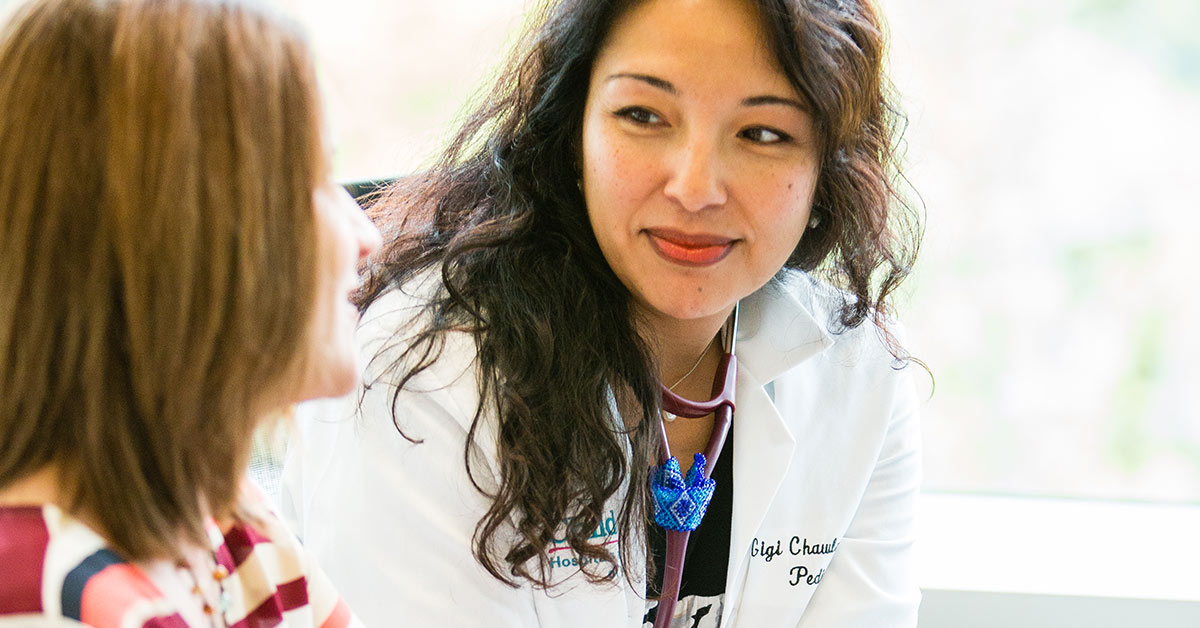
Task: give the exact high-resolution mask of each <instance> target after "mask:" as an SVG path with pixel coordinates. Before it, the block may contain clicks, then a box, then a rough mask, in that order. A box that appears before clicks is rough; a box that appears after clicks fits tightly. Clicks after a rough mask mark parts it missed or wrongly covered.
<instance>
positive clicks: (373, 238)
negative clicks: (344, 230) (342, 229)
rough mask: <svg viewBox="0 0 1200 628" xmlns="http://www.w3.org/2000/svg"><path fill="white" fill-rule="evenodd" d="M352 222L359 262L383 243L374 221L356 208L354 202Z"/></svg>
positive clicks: (356, 205)
mask: <svg viewBox="0 0 1200 628" xmlns="http://www.w3.org/2000/svg"><path fill="white" fill-rule="evenodd" d="M353 224H354V237H355V239H357V240H358V261H360V262H361V261H363V260H365V259H367V258H368V257H370V256H371V254H372V253H374V252H375V251H378V250H379V247H380V246H382V245H383V236H381V235H380V234H379V229H378V228H376V227H375V223H373V222H371V219H370V218H368V217H367V213H366V212H365V211H363V210H361V209H358V204H357V203H355V211H354V222H353Z"/></svg>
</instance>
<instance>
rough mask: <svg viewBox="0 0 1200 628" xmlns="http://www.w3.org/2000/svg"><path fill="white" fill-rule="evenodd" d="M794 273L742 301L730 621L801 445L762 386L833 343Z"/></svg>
mask: <svg viewBox="0 0 1200 628" xmlns="http://www.w3.org/2000/svg"><path fill="white" fill-rule="evenodd" d="M791 279H792V281H790V282H788V283H787V284H784V283H775V282H772V283H770V284H768V285H767V286H765V287H764V288H762V289H761V290H759V291H758V292H756V293H755V294H754V295H752V296H751V297H749V298H747V299H746V300H744V301H743V303H742V308H741V316H740V319H741V320H740V326H741V328H740V330H739V333H738V348H737V354H738V381H737V408H736V410H735V412H734V419H733V447H734V457H733V484H734V489H733V520H732V522H731V526H730V534H729V541H730V546H729V567H728V572H727V573H726V579H725V582H726V586H725V600H724V611H723V612H722V616H721V625H722V626H726V625H728V622H729V621H730V619H731V617H732V615H733V613H734V611H735V609H736V608H737V606H738V605H739V604H740V602H741V600H740V598H741V593H742V584H743V582H744V578H743V577H742V574H743V572H744V570H745V569H746V560H747V559H748V557H749V554H750V543H751V541H752V540H753V539H754V535H755V534H756V533H757V532H758V530H759V528H760V527H761V526H762V523H763V521H764V519H765V518H766V516H767V512H768V511H769V510H770V507H771V503H772V502H773V501H774V500H775V497H776V494H777V493H779V490H780V488H781V485H782V483H783V479H784V477H785V475H786V473H787V470H788V466H789V465H790V464H791V462H792V455H793V453H794V451H795V448H796V435H794V434H792V431H791V430H790V429H789V427H788V422H787V421H785V420H784V417H783V416H781V415H780V413H779V411H778V409H777V408H776V406H775V403H774V402H773V401H772V399H771V397H770V396H769V395H768V394H767V391H766V389H765V386H766V385H767V384H768V383H770V382H772V381H773V380H774V379H775V378H776V377H778V376H779V375H780V374H782V373H783V372H785V371H787V370H788V369H790V368H791V367H793V366H795V365H797V364H799V363H801V362H803V361H804V360H807V359H809V358H811V357H813V356H814V355H817V354H818V353H820V352H821V351H824V350H825V349H826V348H828V347H829V346H830V345H832V344H833V339H832V338H831V337H830V335H829V334H828V333H827V332H826V330H825V327H824V325H822V324H821V323H820V322H819V321H817V320H816V319H815V318H814V317H813V316H812V314H811V311H812V310H811V296H812V294H811V289H812V284H811V283H809V280H808V278H807V276H805V275H800V277H799V278H796V277H792V278H791ZM805 302H808V303H807V304H806V303H805ZM801 436H802V435H801Z"/></svg>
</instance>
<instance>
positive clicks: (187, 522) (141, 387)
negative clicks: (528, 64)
mask: <svg viewBox="0 0 1200 628" xmlns="http://www.w3.org/2000/svg"><path fill="white" fill-rule="evenodd" d="M326 153H327V151H326V146H325V143H324V139H323V136H322V123H321V111H320V104H319V101H318V93H317V90H316V79H315V75H314V70H313V65H312V60H311V58H310V53H309V51H308V48H307V45H306V43H305V42H304V40H303V38H302V36H301V35H300V34H299V33H298V32H297V30H295V29H294V28H293V27H292V26H290V25H288V24H286V23H284V22H282V21H281V20H279V19H277V18H276V17H273V16H271V15H268V14H266V13H264V11H263V10H262V9H258V8H252V7H250V6H248V5H244V4H242V3H239V2H236V1H226V0H217V1H210V0H34V1H33V2H30V3H28V4H26V5H24V6H22V7H20V8H19V9H18V10H17V12H16V13H15V14H14V16H13V17H12V18H11V20H10V21H9V23H8V24H7V25H6V26H5V27H4V30H3V33H2V35H0V208H2V209H0V212H2V213H0V565H3V568H2V569H0V624H3V623H5V621H14V620H15V621H17V622H22V621H33V618H37V617H40V618H42V619H43V620H50V619H54V618H66V619H74V620H77V621H81V622H83V623H85V624H90V625H95V626H101V627H107V626H114V627H115V626H128V625H137V626H180V625H191V626H225V625H253V626H271V625H276V624H286V625H289V626H292V625H295V626H346V625H350V624H352V623H357V621H356V620H355V619H354V618H353V616H352V615H351V614H350V612H349V611H348V610H347V607H346V606H345V604H344V603H343V602H342V601H341V600H340V599H339V598H338V596H337V594H336V593H334V591H333V590H332V588H331V587H330V585H329V583H328V581H327V580H326V579H325V577H324V576H323V575H322V573H321V572H320V570H319V569H317V568H316V567H315V565H314V564H313V563H312V562H311V559H310V558H309V557H308V556H307V554H305V553H304V552H303V551H302V550H301V548H300V547H299V545H298V543H297V542H296V541H295V539H294V537H291V536H290V534H289V533H288V532H287V531H286V530H284V529H283V526H282V525H281V524H280V522H279V521H278V519H276V518H275V517H274V515H273V514H271V513H270V512H269V511H268V510H267V509H266V507H265V505H264V501H263V499H262V498H261V496H259V495H257V494H256V493H255V491H254V490H253V489H251V488H249V487H248V486H247V485H246V484H245V482H244V479H243V477H244V473H245V469H246V466H247V462H248V458H249V453H250V447H251V435H252V433H253V432H254V430H255V429H256V428H257V427H259V426H260V425H262V424H263V423H264V421H266V420H268V417H271V416H279V415H280V414H282V413H284V412H286V409H287V408H289V407H290V406H291V405H293V404H295V403H297V402H299V401H301V400H304V399H311V398H315V397H324V396H334V395H340V394H343V393H345V392H347V391H348V390H350V389H351V388H352V387H353V386H354V384H355V382H356V381H357V372H358V367H357V357H356V356H357V351H356V348H355V346H354V342H353V334H354V329H355V326H356V325H357V320H358V316H357V310H356V309H355V308H354V306H353V305H352V304H351V303H350V302H349V296H350V292H351V291H353V290H354V289H355V288H356V287H357V284H358V279H357V264H358V263H359V262H361V261H362V260H363V259H364V258H365V257H366V256H367V255H368V254H370V253H371V252H372V251H373V250H374V249H375V248H376V247H377V246H378V244H379V235H378V233H377V232H376V231H375V229H374V227H373V226H372V225H371V224H370V223H369V221H368V220H367V219H366V218H365V217H364V216H363V215H362V212H360V211H359V210H358V209H357V206H356V205H355V204H354V203H353V201H352V200H350V199H349V198H348V197H347V196H346V195H345V194H344V193H342V192H341V190H340V188H337V187H336V186H334V185H333V184H331V183H330V181H329V164H328V157H327V154H326Z"/></svg>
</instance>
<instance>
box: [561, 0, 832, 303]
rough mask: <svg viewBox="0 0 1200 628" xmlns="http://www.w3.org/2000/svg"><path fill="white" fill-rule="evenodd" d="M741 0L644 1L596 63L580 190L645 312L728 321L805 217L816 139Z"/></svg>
mask: <svg viewBox="0 0 1200 628" xmlns="http://www.w3.org/2000/svg"><path fill="white" fill-rule="evenodd" d="M760 30H761V27H760V21H759V18H758V15H757V13H756V12H755V9H754V7H752V6H751V5H750V4H749V3H748V2H746V1H745V0H649V1H648V2H644V3H641V4H639V5H637V6H636V7H635V8H633V9H632V10H630V11H629V12H628V13H626V14H625V15H624V16H622V17H621V18H620V19H619V20H618V21H617V22H616V23H615V24H614V25H613V29H612V31H611V33H610V34H609V37H608V40H607V41H606V42H605V44H604V46H603V47H602V48H601V50H600V52H599V54H598V55H597V57H596V60H595V63H594V64H593V69H592V75H591V81H590V87H589V91H588V98H587V105H586V108H585V112H584V120H583V145H582V166H583V173H582V174H583V190H584V198H585V200H586V202H587V208H588V217H589V220H590V222H591V225H592V229H593V230H594V231H595V235H596V239H597V241H598V242H599V244H600V248H601V250H602V251H603V253H604V256H605V259H606V260H607V261H608V263H609V265H610V266H611V267H612V269H613V271H614V272H615V273H616V275H617V276H618V277H619V278H620V279H621V281H622V282H623V283H624V284H625V286H626V287H628V288H629V290H630V291H631V292H632V294H633V297H634V299H635V303H636V305H637V306H638V307H640V308H642V309H643V310H644V311H645V312H646V313H648V314H650V315H651V316H652V317H653V316H658V317H666V319H667V320H694V319H703V318H710V317H711V318H713V319H717V318H720V319H723V318H724V317H725V316H726V314H727V313H728V312H729V310H730V309H731V308H732V307H733V304H734V303H736V302H737V300H738V299H741V298H742V297H745V296H747V295H749V294H750V293H752V292H754V291H755V290H757V289H758V288H760V287H762V286H763V285H764V284H766V282H767V281H768V280H770V278H771V277H772V276H773V275H774V274H775V273H777V272H778V271H779V270H780V268H782V267H783V264H784V262H785V261H786V260H787V258H788V256H789V255H790V254H791V252H792V250H793V249H794V248H795V247H796V245H797V243H798V242H799V241H800V236H801V235H802V234H803V232H804V228H805V225H806V224H807V222H808V217H809V208H810V205H811V202H812V198H813V191H814V188H815V184H816V180H817V174H818V157H817V154H818V147H817V146H816V142H817V137H816V134H815V130H814V128H813V121H812V118H811V116H810V114H809V112H808V107H807V106H806V105H805V103H804V100H803V99H802V98H801V97H800V96H799V95H797V94H796V92H795V90H793V88H792V86H791V84H790V83H789V81H788V79H787V77H786V75H785V74H784V73H783V72H782V71H781V70H780V69H779V68H778V64H777V62H776V60H775V57H774V55H773V54H772V53H771V51H770V49H769V47H768V45H767V43H766V41H764V39H763V38H762V36H761V32H760Z"/></svg>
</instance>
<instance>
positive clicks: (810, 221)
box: [808, 214, 821, 229]
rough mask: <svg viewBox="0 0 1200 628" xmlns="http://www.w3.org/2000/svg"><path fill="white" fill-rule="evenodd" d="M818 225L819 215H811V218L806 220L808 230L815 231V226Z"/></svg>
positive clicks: (819, 221)
mask: <svg viewBox="0 0 1200 628" xmlns="http://www.w3.org/2000/svg"><path fill="white" fill-rule="evenodd" d="M820 224H821V216H820V215H819V214H813V215H812V216H810V217H809V219H808V228H809V229H816V228H817V226H818V225H820Z"/></svg>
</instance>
